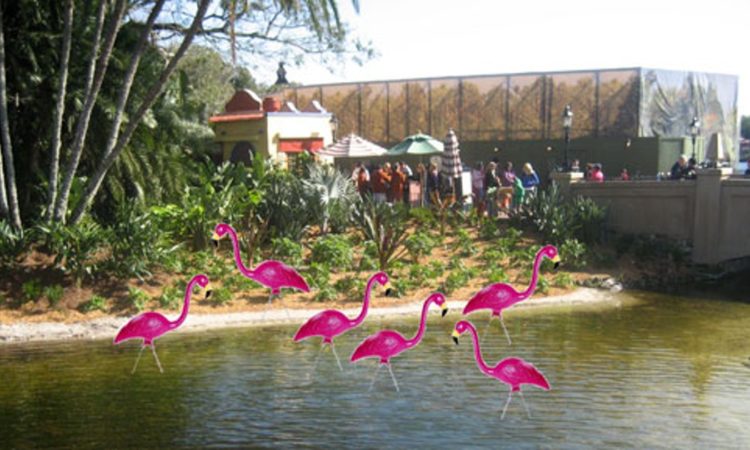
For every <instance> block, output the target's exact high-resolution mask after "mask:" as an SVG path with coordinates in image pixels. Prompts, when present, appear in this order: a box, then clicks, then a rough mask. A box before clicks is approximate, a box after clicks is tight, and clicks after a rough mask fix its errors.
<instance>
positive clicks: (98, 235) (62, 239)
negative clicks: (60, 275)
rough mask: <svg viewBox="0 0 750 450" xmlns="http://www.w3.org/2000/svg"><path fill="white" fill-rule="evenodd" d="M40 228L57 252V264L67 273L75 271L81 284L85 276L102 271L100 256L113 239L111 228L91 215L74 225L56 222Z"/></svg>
mask: <svg viewBox="0 0 750 450" xmlns="http://www.w3.org/2000/svg"><path fill="white" fill-rule="evenodd" d="M38 229H39V231H40V233H41V234H42V239H43V241H44V242H43V243H44V245H45V247H47V249H48V250H49V251H50V252H52V253H53V254H54V255H55V264H57V265H58V266H59V267H60V268H61V269H62V270H63V272H65V273H66V274H71V275H72V276H73V277H74V279H75V282H76V285H77V286H80V285H81V283H82V281H83V279H84V278H86V277H88V278H93V277H94V276H95V275H96V274H97V273H98V272H97V271H98V269H99V266H98V263H97V259H96V256H97V253H98V252H99V251H100V250H102V249H104V248H105V247H106V245H107V243H108V241H109V239H110V233H109V232H108V231H107V230H104V229H103V228H102V227H100V226H99V225H98V224H97V223H96V222H94V221H92V220H90V219H87V220H84V221H83V222H81V223H79V224H78V225H71V226H65V225H62V224H61V223H59V222H53V224H52V225H50V226H48V227H47V226H44V227H42V226H40V227H39V228H38Z"/></svg>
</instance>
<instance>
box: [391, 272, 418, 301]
mask: <svg viewBox="0 0 750 450" xmlns="http://www.w3.org/2000/svg"><path fill="white" fill-rule="evenodd" d="M390 285H391V292H390V294H389V295H391V296H393V297H397V298H401V297H403V296H405V295H407V294H408V293H409V292H411V291H413V290H414V289H416V288H417V287H418V286H419V285H418V283H417V282H416V281H415V280H413V279H411V278H410V277H399V278H395V279H392V280H391V282H390Z"/></svg>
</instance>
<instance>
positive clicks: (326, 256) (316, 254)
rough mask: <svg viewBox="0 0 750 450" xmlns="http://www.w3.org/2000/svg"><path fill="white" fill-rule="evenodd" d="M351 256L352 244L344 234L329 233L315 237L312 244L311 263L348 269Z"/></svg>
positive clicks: (352, 255) (352, 256)
mask: <svg viewBox="0 0 750 450" xmlns="http://www.w3.org/2000/svg"><path fill="white" fill-rule="evenodd" d="M353 258H354V253H353V250H352V244H351V243H350V242H349V240H348V239H347V238H346V237H345V236H341V235H335V234H331V235H327V236H323V237H321V238H319V239H317V240H316V241H315V244H313V248H312V254H311V261H312V262H313V263H318V264H323V263H325V264H327V265H328V267H329V268H331V269H335V270H344V271H348V270H350V269H351V266H352V260H353Z"/></svg>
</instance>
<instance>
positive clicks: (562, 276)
mask: <svg viewBox="0 0 750 450" xmlns="http://www.w3.org/2000/svg"><path fill="white" fill-rule="evenodd" d="M553 285H554V286H555V287H559V288H563V289H569V288H571V287H573V286H575V281H573V277H571V276H570V274H569V273H567V272H561V273H558V274H557V276H556V277H555V281H554V282H553Z"/></svg>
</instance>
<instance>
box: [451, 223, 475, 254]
mask: <svg viewBox="0 0 750 450" xmlns="http://www.w3.org/2000/svg"><path fill="white" fill-rule="evenodd" d="M453 250H454V251H457V252H459V254H460V255H461V256H471V255H475V254H476V253H477V248H476V246H475V245H474V240H473V239H472V238H471V236H470V235H469V232H468V231H466V230H465V229H463V228H459V229H458V231H456V239H455V241H453Z"/></svg>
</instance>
